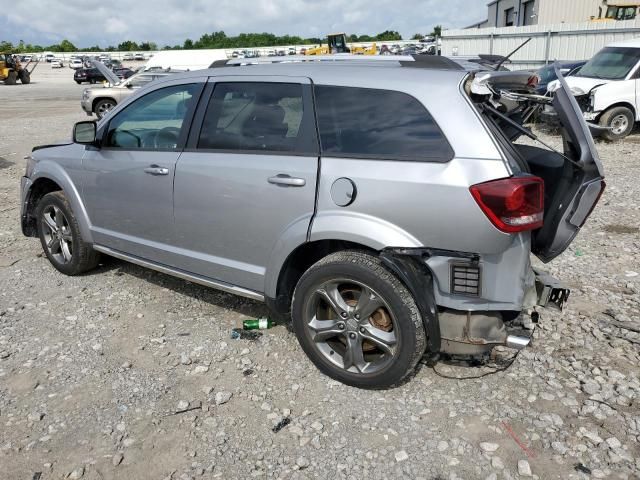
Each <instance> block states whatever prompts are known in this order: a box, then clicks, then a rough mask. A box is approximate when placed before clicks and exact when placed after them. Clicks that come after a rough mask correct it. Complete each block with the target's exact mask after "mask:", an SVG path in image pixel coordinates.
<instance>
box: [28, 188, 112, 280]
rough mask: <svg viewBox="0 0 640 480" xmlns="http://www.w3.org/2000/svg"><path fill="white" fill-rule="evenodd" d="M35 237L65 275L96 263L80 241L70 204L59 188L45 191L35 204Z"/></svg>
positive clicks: (87, 248)
mask: <svg viewBox="0 0 640 480" xmlns="http://www.w3.org/2000/svg"><path fill="white" fill-rule="evenodd" d="M36 220H37V226H38V237H40V243H41V244H42V249H43V250H44V253H45V255H46V256H47V258H48V259H49V261H50V262H51V264H52V265H53V266H54V267H55V268H56V269H57V270H58V271H60V272H62V273H64V274H65V275H79V274H81V273H84V272H86V271H88V270H91V269H93V268H95V267H96V266H97V265H98V261H99V259H100V255H99V253H98V252H96V251H94V250H93V249H92V248H91V245H89V244H88V243H86V242H85V241H83V240H82V235H81V234H80V227H79V225H78V221H77V220H76V217H75V216H74V215H73V211H72V210H71V205H69V202H68V200H67V197H65V195H64V193H63V192H61V191H58V192H51V193H48V194H46V195H45V196H44V197H42V199H41V200H40V202H38V206H37V207H36Z"/></svg>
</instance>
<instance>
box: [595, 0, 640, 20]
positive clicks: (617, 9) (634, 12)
mask: <svg viewBox="0 0 640 480" xmlns="http://www.w3.org/2000/svg"><path fill="white" fill-rule="evenodd" d="M639 9H640V1H638V0H611V1H609V2H607V10H606V12H603V11H602V7H599V14H598V16H597V17H595V16H593V17H591V20H592V21H593V22H602V21H607V20H633V19H635V18H636V17H637V16H640V10H639ZM603 13H604V15H603Z"/></svg>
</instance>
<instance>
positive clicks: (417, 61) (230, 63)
mask: <svg viewBox="0 0 640 480" xmlns="http://www.w3.org/2000/svg"><path fill="white" fill-rule="evenodd" d="M318 62H325V63H351V62H355V63H363V64H376V63H377V64H385V63H386V64H393V63H396V64H398V66H402V67H411V68H428V69H435V70H464V67H463V66H461V65H460V63H459V62H456V61H454V60H452V59H450V58H447V57H442V56H439V55H350V54H337V55H290V56H286V57H258V58H231V59H229V60H217V61H215V62H213V63H212V64H211V65H210V66H209V68H221V67H240V66H247V65H268V64H275V63H318Z"/></svg>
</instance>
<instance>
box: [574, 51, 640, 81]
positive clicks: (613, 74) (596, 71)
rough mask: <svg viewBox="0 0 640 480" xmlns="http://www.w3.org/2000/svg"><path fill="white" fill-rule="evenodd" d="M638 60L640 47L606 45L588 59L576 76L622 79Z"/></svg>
mask: <svg viewBox="0 0 640 480" xmlns="http://www.w3.org/2000/svg"><path fill="white" fill-rule="evenodd" d="M638 61H640V48H625V47H606V48H603V49H602V50H600V51H599V52H598V53H596V54H595V56H594V57H593V58H592V59H591V60H589V61H588V62H587V63H586V64H585V65H584V66H583V67H582V68H581V69H580V71H579V72H578V73H576V75H575V76H576V77H588V78H602V79H606V80H622V79H624V78H625V77H626V76H627V75H628V74H629V71H630V70H631V69H632V68H633V67H634V66H635V65H636V64H637V63H638Z"/></svg>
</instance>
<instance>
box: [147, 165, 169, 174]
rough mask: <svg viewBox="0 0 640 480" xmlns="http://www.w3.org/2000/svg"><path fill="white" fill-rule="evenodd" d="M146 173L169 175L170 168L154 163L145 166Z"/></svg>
mask: <svg viewBox="0 0 640 480" xmlns="http://www.w3.org/2000/svg"><path fill="white" fill-rule="evenodd" d="M144 173H148V174H149V175H169V169H168V168H164V167H160V166H158V165H155V164H154V165H150V166H148V167H147V168H145V169H144Z"/></svg>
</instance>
